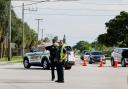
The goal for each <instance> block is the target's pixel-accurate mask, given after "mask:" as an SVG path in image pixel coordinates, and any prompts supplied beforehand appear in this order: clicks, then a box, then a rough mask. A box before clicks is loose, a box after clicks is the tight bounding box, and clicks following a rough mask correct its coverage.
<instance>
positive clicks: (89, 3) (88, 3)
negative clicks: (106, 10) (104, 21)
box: [72, 2, 128, 5]
mask: <svg viewBox="0 0 128 89" xmlns="http://www.w3.org/2000/svg"><path fill="white" fill-rule="evenodd" d="M72 3H78V4H83V5H85V4H86V5H128V2H126V3H94V2H93V3H92V2H72Z"/></svg>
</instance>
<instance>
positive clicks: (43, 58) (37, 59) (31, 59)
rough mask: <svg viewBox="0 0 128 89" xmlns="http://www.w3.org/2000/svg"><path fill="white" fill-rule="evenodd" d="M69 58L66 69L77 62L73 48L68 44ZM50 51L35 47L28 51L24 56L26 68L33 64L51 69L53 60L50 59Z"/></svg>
mask: <svg viewBox="0 0 128 89" xmlns="http://www.w3.org/2000/svg"><path fill="white" fill-rule="evenodd" d="M66 50H67V55H68V56H67V59H66V61H65V65H64V67H65V69H71V67H72V65H74V64H75V57H74V53H73V50H72V48H71V47H70V46H66ZM49 56H50V52H49V51H46V50H39V49H33V50H31V51H30V52H28V53H26V54H25V55H24V57H23V64H24V68H30V67H31V66H40V67H42V68H43V69H50V64H51V61H50V60H49Z"/></svg>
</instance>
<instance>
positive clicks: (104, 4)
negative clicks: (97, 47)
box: [12, 0, 128, 45]
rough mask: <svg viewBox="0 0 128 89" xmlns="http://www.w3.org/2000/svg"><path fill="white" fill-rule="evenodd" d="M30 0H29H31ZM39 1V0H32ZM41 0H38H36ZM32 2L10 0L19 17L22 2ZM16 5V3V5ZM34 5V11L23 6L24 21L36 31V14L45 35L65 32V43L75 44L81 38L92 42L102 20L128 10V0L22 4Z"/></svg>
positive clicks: (102, 22)
mask: <svg viewBox="0 0 128 89" xmlns="http://www.w3.org/2000/svg"><path fill="white" fill-rule="evenodd" d="M31 1H32V0H31ZM33 1H34V0H33ZM35 1H38V0H35ZM39 1H40V0H39ZM23 2H24V4H25V5H26V4H29V3H34V2H27V1H13V2H12V5H13V7H14V8H13V9H14V11H15V12H16V14H17V16H18V17H19V18H21V17H22V9H21V8H22V7H21V5H22V3H23ZM16 6H19V7H16ZM29 8H30V9H32V8H33V9H37V12H32V11H28V10H25V19H24V20H25V22H27V23H28V24H29V26H30V27H31V28H32V29H34V30H35V31H36V32H37V20H35V19H37V18H40V19H43V21H40V37H39V38H41V36H42V34H41V29H44V37H46V36H55V35H57V36H59V38H60V39H62V37H63V36H64V34H65V35H66V38H67V43H68V44H69V45H75V43H77V42H78V41H80V40H85V41H88V42H93V41H94V40H95V39H96V38H97V37H98V35H99V34H102V33H105V32H106V29H105V22H108V21H109V20H110V19H112V18H114V17H115V16H116V15H118V14H119V13H120V11H122V10H124V11H128V0H80V1H70V2H64V1H56V2H54V1H53V0H52V2H42V3H38V4H33V5H29V6H25V9H29Z"/></svg>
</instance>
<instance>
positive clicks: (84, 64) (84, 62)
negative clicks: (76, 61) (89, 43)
mask: <svg viewBox="0 0 128 89" xmlns="http://www.w3.org/2000/svg"><path fill="white" fill-rule="evenodd" d="M83 66H87V63H86V58H85V57H83Z"/></svg>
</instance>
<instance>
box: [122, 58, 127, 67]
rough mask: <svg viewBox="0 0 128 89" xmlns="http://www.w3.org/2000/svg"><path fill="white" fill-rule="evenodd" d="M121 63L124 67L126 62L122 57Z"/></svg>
mask: <svg viewBox="0 0 128 89" xmlns="http://www.w3.org/2000/svg"><path fill="white" fill-rule="evenodd" d="M121 65H122V67H126V63H125V60H124V59H122V61H121Z"/></svg>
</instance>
